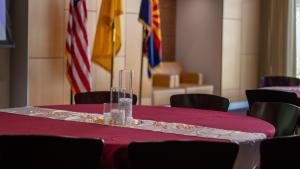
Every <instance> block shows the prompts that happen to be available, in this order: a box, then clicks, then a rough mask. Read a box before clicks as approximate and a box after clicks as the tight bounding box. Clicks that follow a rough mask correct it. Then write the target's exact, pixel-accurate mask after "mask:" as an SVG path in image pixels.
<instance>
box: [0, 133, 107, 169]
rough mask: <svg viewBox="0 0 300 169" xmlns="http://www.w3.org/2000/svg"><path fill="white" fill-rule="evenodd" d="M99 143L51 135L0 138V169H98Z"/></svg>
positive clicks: (100, 144)
mask: <svg viewBox="0 0 300 169" xmlns="http://www.w3.org/2000/svg"><path fill="white" fill-rule="evenodd" d="M102 149H103V141H102V140H100V139H99V140H97V139H83V138H66V137H54V136H29V135H28V136H26V135H19V136H0V168H1V169H20V168H26V169H83V168H84V169H100V168H101V166H100V162H101V155H102Z"/></svg>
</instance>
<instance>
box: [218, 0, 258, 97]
mask: <svg viewBox="0 0 300 169" xmlns="http://www.w3.org/2000/svg"><path fill="white" fill-rule="evenodd" d="M259 18H260V0H224V18H223V59H222V95H223V96H225V97H228V98H230V99H231V101H241V100H245V99H246V98H245V90H246V89H252V88H256V87H257V79H258V47H259V22H260V20H259Z"/></svg>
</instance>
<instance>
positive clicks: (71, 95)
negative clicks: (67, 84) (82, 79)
mask: <svg viewBox="0 0 300 169" xmlns="http://www.w3.org/2000/svg"><path fill="white" fill-rule="evenodd" d="M70 103H71V104H73V91H72V89H71V90H70Z"/></svg>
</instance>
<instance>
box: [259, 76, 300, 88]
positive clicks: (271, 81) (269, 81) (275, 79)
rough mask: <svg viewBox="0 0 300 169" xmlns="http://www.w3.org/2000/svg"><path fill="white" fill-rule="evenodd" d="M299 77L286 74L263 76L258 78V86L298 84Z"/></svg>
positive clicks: (299, 82)
mask: <svg viewBox="0 0 300 169" xmlns="http://www.w3.org/2000/svg"><path fill="white" fill-rule="evenodd" d="M299 85H300V79H298V78H295V77H288V76H264V77H261V79H260V87H270V86H299Z"/></svg>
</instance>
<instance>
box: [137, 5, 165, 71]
mask: <svg viewBox="0 0 300 169" xmlns="http://www.w3.org/2000/svg"><path fill="white" fill-rule="evenodd" d="M139 21H140V22H141V23H142V24H143V26H144V28H145V29H146V35H145V37H144V49H143V50H144V52H146V53H147V54H148V76H149V77H150V76H151V69H152V68H154V67H156V66H157V65H158V64H159V63H160V61H161V58H162V47H161V30H160V12H159V0H142V3H141V8H140V14H139Z"/></svg>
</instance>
